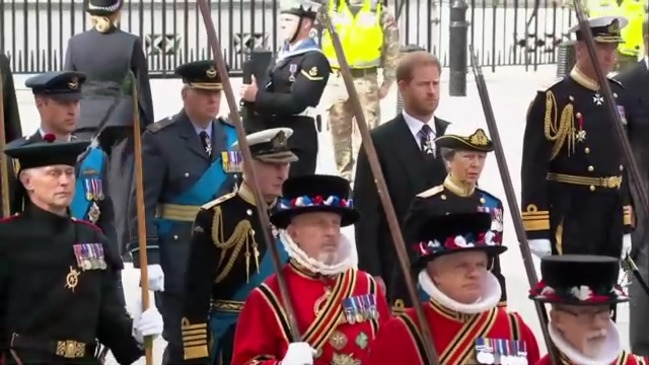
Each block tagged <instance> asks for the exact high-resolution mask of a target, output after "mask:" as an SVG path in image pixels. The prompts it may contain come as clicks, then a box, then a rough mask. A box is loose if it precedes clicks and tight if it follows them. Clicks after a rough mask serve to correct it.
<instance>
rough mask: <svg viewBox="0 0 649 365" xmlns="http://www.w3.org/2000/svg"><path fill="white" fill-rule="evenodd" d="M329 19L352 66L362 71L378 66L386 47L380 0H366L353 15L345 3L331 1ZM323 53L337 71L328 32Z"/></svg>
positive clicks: (341, 0)
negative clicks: (384, 46) (384, 45)
mask: <svg viewBox="0 0 649 365" xmlns="http://www.w3.org/2000/svg"><path fill="white" fill-rule="evenodd" d="M329 9H331V10H330V11H329V16H330V18H331V21H332V23H333V25H334V27H335V28H336V32H338V35H339V36H340V41H341V43H342V46H343V51H344V52H345V56H346V57H347V62H348V63H349V67H350V68H352V69H363V68H372V67H379V66H380V64H381V51H382V48H383V26H382V24H381V16H382V11H383V9H382V6H381V4H380V2H378V1H377V0H365V1H364V4H363V6H362V7H361V9H360V11H359V12H358V13H357V14H356V15H355V16H354V14H353V13H352V12H351V10H350V9H349V6H348V5H347V2H346V1H345V0H329ZM322 52H324V54H325V56H327V59H328V60H329V63H330V64H331V67H333V68H338V67H339V64H338V59H337V58H336V52H335V51H334V47H333V43H332V42H331V35H330V34H329V32H328V31H325V33H324V35H323V37H322Z"/></svg>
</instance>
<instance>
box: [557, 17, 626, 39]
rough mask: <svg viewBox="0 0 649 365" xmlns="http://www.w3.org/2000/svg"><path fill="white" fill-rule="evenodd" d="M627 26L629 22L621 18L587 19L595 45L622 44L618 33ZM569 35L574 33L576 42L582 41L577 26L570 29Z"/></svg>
mask: <svg viewBox="0 0 649 365" xmlns="http://www.w3.org/2000/svg"><path fill="white" fill-rule="evenodd" d="M627 24H629V20H628V19H627V18H625V17H623V16H611V15H609V16H600V17H596V18H590V19H588V25H589V26H590V31H591V33H593V39H594V40H595V42H597V43H624V39H623V38H622V35H621V33H620V31H621V29H622V28H624V27H626V26H627ZM570 33H576V37H577V40H578V41H581V40H583V37H582V34H581V31H580V30H579V24H577V25H575V26H573V27H572V28H570Z"/></svg>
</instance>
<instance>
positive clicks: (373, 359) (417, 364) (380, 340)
mask: <svg viewBox="0 0 649 365" xmlns="http://www.w3.org/2000/svg"><path fill="white" fill-rule="evenodd" d="M367 363H368V364H372V365H391V364H399V365H421V364H422V360H421V358H420V355H419V351H418V349H417V346H416V345H415V342H414V338H413V335H412V333H411V332H410V330H409V329H408V328H407V327H406V324H405V322H404V321H403V320H402V319H400V318H399V317H393V318H391V319H390V320H388V321H387V322H385V323H383V324H382V325H381V328H380V329H379V333H378V335H377V336H376V339H375V340H374V343H373V344H372V347H371V349H370V354H369V361H368V362H367Z"/></svg>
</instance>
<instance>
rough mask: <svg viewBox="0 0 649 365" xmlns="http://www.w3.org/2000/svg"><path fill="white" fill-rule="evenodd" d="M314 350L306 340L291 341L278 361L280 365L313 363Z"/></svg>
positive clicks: (308, 364)
mask: <svg viewBox="0 0 649 365" xmlns="http://www.w3.org/2000/svg"><path fill="white" fill-rule="evenodd" d="M315 354H316V351H315V350H314V349H313V347H311V345H309V344H308V343H307V342H293V343H290V344H289V345H288V350H287V351H286V355H284V358H283V359H282V361H281V362H280V364H282V365H313V356H314V355H315Z"/></svg>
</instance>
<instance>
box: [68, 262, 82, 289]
mask: <svg viewBox="0 0 649 365" xmlns="http://www.w3.org/2000/svg"><path fill="white" fill-rule="evenodd" d="M79 275H81V272H79V271H78V270H77V269H75V268H74V267H73V266H70V272H69V273H68V275H66V276H65V288H66V289H70V291H71V292H73V293H74V289H75V288H76V287H77V285H79Z"/></svg>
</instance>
